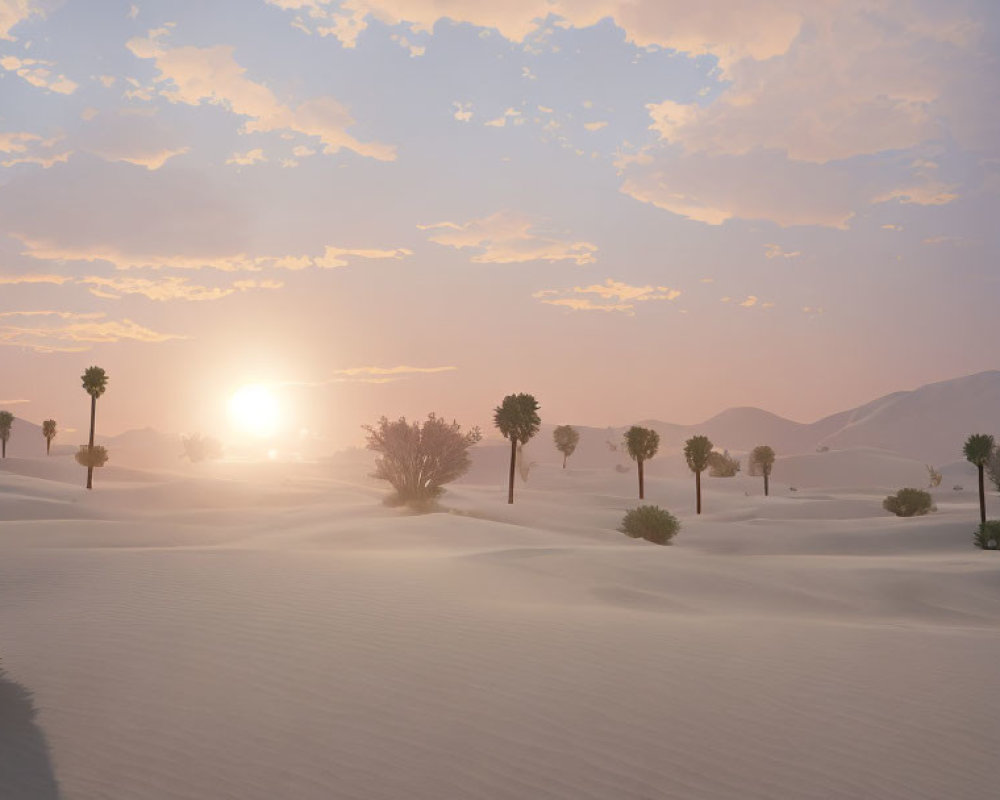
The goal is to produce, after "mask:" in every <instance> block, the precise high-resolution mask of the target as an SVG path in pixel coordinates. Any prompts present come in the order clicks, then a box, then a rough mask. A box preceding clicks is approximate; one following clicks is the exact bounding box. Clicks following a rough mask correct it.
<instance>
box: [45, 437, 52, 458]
mask: <svg viewBox="0 0 1000 800" xmlns="http://www.w3.org/2000/svg"><path fill="white" fill-rule="evenodd" d="M51 451H52V440H51V439H49V438H48V437H46V439H45V455H47V456H48V455H52V452H51Z"/></svg>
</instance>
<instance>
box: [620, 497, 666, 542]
mask: <svg viewBox="0 0 1000 800" xmlns="http://www.w3.org/2000/svg"><path fill="white" fill-rule="evenodd" d="M680 529H681V523H680V522H679V521H678V519H677V517H675V516H674V515H673V514H671V513H670V512H669V511H666V510H664V509H662V508H660V507H659V506H639V507H638V508H633V509H632V510H630V511H629V512H628V513H627V514H626V515H625V518H624V519H623V520H622V524H621V525H620V526H619V527H618V530H619V531H621V532H622V533H624V534H625V535H626V536H631V537H632V538H633V539H645V540H646V541H647V542H652V543H653V544H670V542H671V540H672V539H673V538H674V536H676V535H677V532H678V531H679V530H680Z"/></svg>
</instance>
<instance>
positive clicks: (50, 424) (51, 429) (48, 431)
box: [42, 419, 56, 455]
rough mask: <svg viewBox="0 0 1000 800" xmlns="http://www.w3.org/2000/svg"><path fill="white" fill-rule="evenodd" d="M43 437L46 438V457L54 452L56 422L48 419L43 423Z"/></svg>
mask: <svg viewBox="0 0 1000 800" xmlns="http://www.w3.org/2000/svg"><path fill="white" fill-rule="evenodd" d="M42 436H44V437H45V455H49V454H50V451H51V450H52V440H53V439H55V438H56V421H55V420H54V419H47V420H45V422H43V423H42Z"/></svg>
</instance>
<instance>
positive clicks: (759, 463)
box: [750, 444, 774, 497]
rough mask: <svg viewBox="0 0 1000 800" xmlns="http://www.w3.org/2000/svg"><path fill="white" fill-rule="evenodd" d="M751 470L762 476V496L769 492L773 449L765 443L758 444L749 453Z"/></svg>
mask: <svg viewBox="0 0 1000 800" xmlns="http://www.w3.org/2000/svg"><path fill="white" fill-rule="evenodd" d="M750 464H751V465H752V466H753V469H752V470H751V471H752V472H753V474H755V475H763V476H764V497H767V496H768V494H769V493H770V479H771V468H772V467H773V466H774V450H772V449H771V448H770V447H768V446H767V445H766V444H762V445H759V446H758V447H755V448H754V449H753V452H751V453H750Z"/></svg>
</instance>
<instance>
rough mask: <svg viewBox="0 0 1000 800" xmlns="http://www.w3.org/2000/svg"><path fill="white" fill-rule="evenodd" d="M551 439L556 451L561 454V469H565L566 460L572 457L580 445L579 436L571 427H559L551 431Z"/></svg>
mask: <svg viewBox="0 0 1000 800" xmlns="http://www.w3.org/2000/svg"><path fill="white" fill-rule="evenodd" d="M552 439H553V441H554V442H555V443H556V450H558V451H559V452H560V453H562V456H563V469H566V459H567V458H569V457H570V456H571V455H573V451H574V450H576V446H577V445H578V444H579V443H580V434H579V432H577V430H576V428H574V427H572V426H571V425H560V426H559V427H558V428H556V429H555V430H554V431H552Z"/></svg>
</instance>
